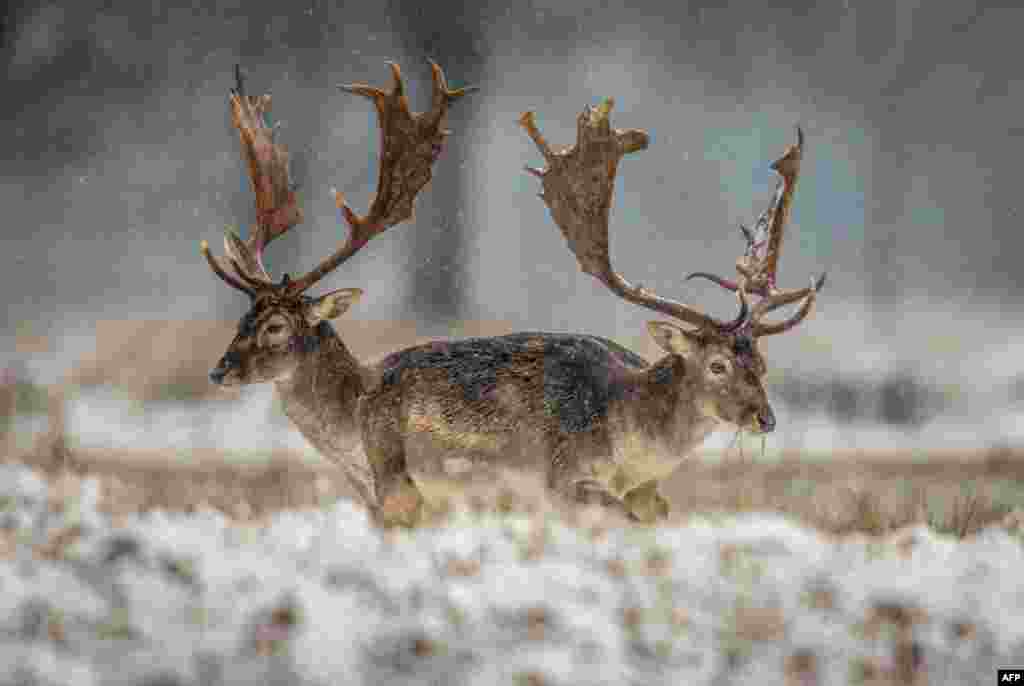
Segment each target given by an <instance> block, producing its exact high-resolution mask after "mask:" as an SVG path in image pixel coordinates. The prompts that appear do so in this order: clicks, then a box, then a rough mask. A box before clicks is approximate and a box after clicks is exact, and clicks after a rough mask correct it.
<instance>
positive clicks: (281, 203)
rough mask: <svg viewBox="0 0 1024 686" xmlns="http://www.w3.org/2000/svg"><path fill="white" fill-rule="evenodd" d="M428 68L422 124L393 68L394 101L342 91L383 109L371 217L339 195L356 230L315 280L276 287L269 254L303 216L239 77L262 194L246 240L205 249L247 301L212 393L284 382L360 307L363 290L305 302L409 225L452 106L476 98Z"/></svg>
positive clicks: (233, 99)
mask: <svg viewBox="0 0 1024 686" xmlns="http://www.w3.org/2000/svg"><path fill="white" fill-rule="evenodd" d="M431 68H432V70H433V81H434V94H433V107H432V108H431V109H430V110H429V111H427V112H422V113H418V114H413V113H412V112H410V111H409V104H408V101H407V99H406V97H405V94H404V86H403V84H402V77H401V72H400V71H399V69H398V65H395V64H392V65H391V71H392V75H393V76H394V87H393V88H392V90H391V92H389V93H386V92H384V91H382V90H380V89H378V88H373V87H371V86H366V85H353V86H341V88H342V90H345V91H347V92H350V93H356V94H358V95H362V96H364V97H366V98H369V99H370V100H372V101H373V103H374V105H375V106H376V109H377V117H378V119H379V121H380V127H381V131H382V132H383V134H382V138H381V141H382V144H381V151H380V175H379V177H378V183H377V194H376V197H375V198H374V200H373V203H372V204H371V205H370V209H369V211H368V212H367V214H366V216H364V217H360V216H359V215H357V214H355V213H354V212H353V211H352V209H351V208H350V207H349V206H348V204H347V203H346V202H345V200H344V198H343V197H342V196H341V194H340V193H335V202H336V204H337V206H338V210H339V211H340V212H341V215H342V216H343V217H344V219H345V221H346V223H347V224H348V226H349V229H350V231H349V235H348V238H347V239H346V240H345V242H344V243H343V244H342V245H341V246H340V247H339V248H338V250H336V251H335V252H334V253H333V254H332V255H330V256H328V257H327V258H325V259H324V260H323V261H322V262H321V263H320V264H319V265H317V266H316V267H315V268H314V269H313V270H312V271H310V272H308V273H307V274H305V275H303V276H301V277H299V278H297V279H295V280H292V279H290V278H289V277H288V275H287V274H286V275H285V276H284V277H282V279H281V281H280V282H279V283H275V282H274V281H273V280H272V279H271V277H270V275H269V273H268V272H267V269H266V267H264V264H263V251H264V249H265V248H266V246H267V245H268V244H269V243H270V242H271V241H272V240H274V239H275V238H277V237H278V236H280V235H281V234H283V233H285V232H286V231H288V230H289V229H291V228H292V227H293V226H295V225H296V224H298V223H300V222H301V221H302V219H303V214H302V210H301V209H300V208H299V207H298V204H297V198H296V195H295V186H294V185H293V184H292V182H291V177H290V174H289V169H288V153H287V151H286V150H285V148H284V146H283V145H281V144H280V143H278V142H276V141H275V140H274V133H275V131H276V129H275V128H271V127H269V126H268V125H267V122H266V114H267V112H269V110H270V96H269V95H263V96H258V97H257V96H250V95H246V93H245V89H244V83H243V79H242V73H241V70H240V68H239V67H238V66H236V67H235V81H236V86H235V88H233V89H231V96H230V103H231V114H232V121H233V123H234V126H235V128H236V129H237V130H238V135H239V138H240V139H241V143H242V152H243V156H244V159H245V161H246V162H247V164H248V167H249V179H250V181H251V182H252V188H253V191H254V192H255V194H256V218H257V223H256V225H255V226H254V227H253V230H252V232H251V236H250V237H249V238H248V239H247V240H243V239H242V238H240V237H239V236H238V235H237V234H235V233H233V232H230V231H229V232H228V233H226V234H225V236H224V251H225V253H226V254H225V256H224V257H214V256H213V255H212V254H210V250H209V247H208V246H207V244H206V241H203V242H202V244H201V246H200V250H201V252H202V254H203V256H204V257H205V258H206V261H207V262H208V263H209V265H210V268H211V269H213V271H214V273H215V274H216V275H217V276H219V277H220V278H221V279H222V280H223V281H224V282H225V283H227V284H228V285H229V286H231V287H232V288H235V289H237V290H239V291H242V292H243V293H245V294H246V295H248V296H249V298H250V301H251V306H250V308H249V311H248V312H247V313H246V314H245V316H244V317H242V319H241V320H240V321H239V323H238V333H237V335H236V336H235V339H234V340H233V341H232V342H231V345H230V346H229V347H228V350H227V352H226V353H224V356H223V357H222V358H221V359H220V362H219V363H218V364H217V366H216V367H215V368H214V369H213V370H212V371H211V372H210V379H211V380H212V381H213V382H214V383H217V384H221V385H225V386H235V385H240V384H247V383H258V382H264V381H274V380H278V379H282V378H286V377H287V376H288V375H290V374H291V373H292V372H293V371H294V370H295V369H296V368H297V367H298V366H299V364H301V362H302V360H303V359H304V356H306V355H309V354H311V353H314V352H315V351H316V350H317V349H318V347H319V346H320V345H321V343H322V342H323V341H324V340H325V339H327V338H330V337H332V336H333V331H332V330H331V328H330V324H328V322H329V321H330V320H331V319H335V318H337V317H340V316H341V315H342V314H344V313H345V311H346V310H348V309H349V307H351V306H352V305H353V304H354V303H355V302H356V301H357V300H359V297H360V296H361V295H362V291H361V290H360V289H358V288H343V289H340V290H337V291H333V292H331V293H328V294H326V295H322V296H320V297H317V298H313V297H309V296H307V295H305V294H304V293H305V292H306V290H308V289H309V288H310V287H311V286H313V285H314V284H315V283H317V282H318V281H319V280H320V279H322V278H323V277H324V276H326V275H327V274H329V273H330V272H332V271H333V270H334V269H336V268H337V267H338V266H340V265H341V264H342V263H343V262H345V261H346V260H348V259H350V258H351V257H352V256H353V255H355V254H356V253H357V252H358V251H359V250H360V249H362V248H363V246H365V245H366V243H367V242H369V241H370V239H372V238H373V237H375V236H377V235H379V234H381V233H383V232H384V231H386V230H387V229H388V228H390V227H392V226H394V225H395V224H398V223H401V222H403V221H406V220H408V219H410V218H411V217H412V211H413V202H414V200H415V198H416V194H417V193H418V192H419V191H420V189H422V188H423V187H424V186H425V185H426V184H427V182H429V181H430V178H431V174H432V166H433V163H434V161H435V160H436V159H437V155H438V153H439V152H440V150H441V147H442V144H443V143H444V138H445V136H446V135H447V134H448V132H447V131H445V130H444V128H443V126H442V124H443V122H444V116H445V114H446V112H447V110H448V106H449V105H450V104H451V103H452V102H453V101H455V100H456V99H457V98H459V97H461V96H462V95H464V94H465V93H466V92H468V91H469V90H472V89H466V88H463V89H458V90H450V89H449V88H448V84H447V82H446V80H445V77H444V73H443V72H442V71H441V68H440V67H439V66H437V65H436V64H433V63H431Z"/></svg>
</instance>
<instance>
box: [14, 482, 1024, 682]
mask: <svg viewBox="0 0 1024 686" xmlns="http://www.w3.org/2000/svg"><path fill="white" fill-rule="evenodd" d="M97 491H98V484H97V483H96V482H95V481H93V480H86V481H84V482H83V485H82V488H81V492H80V494H78V495H75V496H73V497H71V498H69V499H68V500H67V501H66V502H64V503H63V507H62V508H54V507H52V504H51V506H50V507H48V506H47V486H46V484H45V483H44V482H43V481H42V480H41V478H40V476H39V475H37V474H36V473H33V472H31V471H30V470H28V469H27V468H24V467H20V466H11V465H3V466H0V523H2V525H3V527H2V531H3V533H2V535H3V536H4V538H3V539H2V540H3V541H4V543H5V553H6V554H4V555H3V556H0V557H2V559H0V683H3V684H46V685H50V684H53V685H57V684H68V685H71V684H74V685H76V686H78V685H90V684H96V685H100V684H125V685H135V684H138V685H140V686H142V685H144V684H145V685H150V686H155V685H156V684H161V685H170V684H181V685H182V686H184V685H186V684H196V685H199V684H202V685H204V686H215V685H217V684H253V683H279V684H341V683H345V684H384V683H387V684H467V685H469V684H480V685H484V684H486V685H491V684H513V685H519V684H522V685H534V686H536V685H540V684H544V685H551V686H553V685H557V684H566V685H568V684H573V685H577V684H580V685H582V684H609V685H610V684H616V685H619V684H645V685H646V684H666V685H668V684H757V685H759V686H761V685H764V684H780V685H800V686H809V685H812V684H814V685H819V684H820V685H822V686H825V685H831V684H836V685H838V684H844V685H846V684H883V683H884V684H932V685H938V684H951V685H952V684H962V685H965V686H966V685H970V684H990V683H993V679H994V676H995V670H996V669H997V667H999V666H1007V665H1021V664H1024V622H1022V620H1021V618H1024V582H1022V578H1024V576H1022V574H1021V570H1022V569H1024V546H1022V542H1021V538H1020V531H1019V530H1018V531H1017V532H1007V531H1006V530H1004V529H998V528H990V529H987V530H985V531H983V532H982V533H981V534H979V535H978V536H976V537H974V538H973V539H969V540H967V541H963V542H956V541H954V540H952V539H947V538H945V537H942V536H939V535H937V534H935V533H933V532H931V531H929V530H928V529H927V528H924V527H921V528H913V529H907V530H904V531H902V532H899V533H898V534H895V535H893V536H891V537H889V538H888V539H887V540H885V541H880V540H874V541H869V540H866V539H864V540H847V541H844V542H838V541H834V540H829V539H826V538H824V537H822V536H819V535H818V534H816V533H813V532H811V531H809V530H806V529H802V528H799V527H797V526H795V525H793V524H791V523H789V522H787V521H785V520H783V519H780V518H778V517H776V516H773V515H753V516H745V517H741V518H735V519H732V518H729V519H714V520H707V521H701V522H695V523H691V524H689V525H688V526H686V527H681V528H680V527H673V528H669V527H662V528H650V529H646V528H632V529H630V528H625V529H620V528H616V527H603V526H601V525H599V524H598V525H587V526H575V527H570V526H568V525H566V524H564V523H561V522H560V521H558V520H556V519H554V518H553V517H551V516H548V517H543V518H541V517H537V516H534V517H528V516H526V515H516V514H512V515H505V516H501V517H498V516H493V515H485V516H476V515H471V514H465V513H464V514H462V515H457V516H456V517H455V518H454V519H453V520H452V521H451V522H450V523H449V524H448V525H447V526H444V527H442V528H437V529H423V530H419V531H416V532H414V533H411V534H409V533H402V534H399V535H397V536H392V537H382V535H381V534H380V533H379V532H377V531H375V530H374V529H372V528H371V527H369V526H368V523H367V520H366V517H365V515H364V514H363V513H362V512H361V511H359V510H357V509H356V508H354V507H352V506H351V505H350V504H348V503H347V502H345V501H340V502H338V503H337V504H336V505H335V506H334V507H332V508H330V509H327V510H324V511H306V512H282V513H279V514H278V515H276V516H275V517H274V518H273V520H272V522H271V523H270V524H269V525H268V526H266V527H262V528H256V527H248V528H243V527H238V526H233V525H229V524H228V522H227V521H226V520H225V519H224V518H223V517H222V516H221V515H219V514H215V513H213V512H200V513H196V514H192V515H184V514H167V513H161V512H153V513H150V514H147V515H137V516H132V517H129V518H128V520H127V521H126V522H125V523H124V524H123V526H121V527H119V528H112V527H111V525H110V523H109V522H108V521H107V520H106V518H105V516H104V515H101V514H99V513H97V511H96V508H95V502H96V498H97ZM58 509H59V510H62V511H59V512H58V511H57V510H58ZM594 521H598V520H594ZM577 524H579V522H577Z"/></svg>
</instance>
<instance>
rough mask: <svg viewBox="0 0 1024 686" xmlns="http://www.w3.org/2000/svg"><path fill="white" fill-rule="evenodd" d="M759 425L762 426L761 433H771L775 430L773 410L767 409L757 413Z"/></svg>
mask: <svg viewBox="0 0 1024 686" xmlns="http://www.w3.org/2000/svg"><path fill="white" fill-rule="evenodd" d="M757 423H758V424H759V425H760V426H761V431H763V432H765V433H766V434H767V433H771V432H772V431H774V430H775V412H773V411H772V408H770V407H766V408H764V409H763V410H761V411H760V412H758V413H757Z"/></svg>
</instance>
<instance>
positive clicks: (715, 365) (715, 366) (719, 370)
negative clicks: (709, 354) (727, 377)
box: [711, 362, 725, 374]
mask: <svg viewBox="0 0 1024 686" xmlns="http://www.w3.org/2000/svg"><path fill="white" fill-rule="evenodd" d="M711 373H712V374H725V364H724V363H722V362H712V363H711Z"/></svg>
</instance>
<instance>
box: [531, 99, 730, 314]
mask: <svg viewBox="0 0 1024 686" xmlns="http://www.w3.org/2000/svg"><path fill="white" fill-rule="evenodd" d="M613 105H614V102H613V101H612V100H611V99H608V100H606V101H605V102H604V103H603V104H602V105H599V106H598V107H587V108H586V109H585V110H584V111H583V112H582V113H581V114H580V116H579V118H578V119H577V121H576V144H575V145H574V146H572V147H571V148H569V149H568V150H563V151H561V152H555V151H553V150H551V148H550V147H549V146H548V144H547V142H546V141H545V140H544V137H543V136H542V135H541V133H540V131H539V130H538V129H537V126H536V124H535V123H534V120H533V113H532V112H524V113H523V115H522V116H521V117H520V118H519V124H520V125H521V126H522V127H523V128H524V129H526V133H527V134H529V136H530V138H532V139H533V142H534V143H535V144H536V146H537V148H538V149H539V150H540V152H541V154H542V155H544V159H545V161H546V162H547V169H543V170H542V169H534V168H531V167H527V168H526V170H527V171H528V172H530V173H531V174H533V175H534V176H537V177H539V178H540V180H541V185H542V187H543V191H542V192H541V194H540V196H541V198H543V200H544V202H545V203H546V204H547V206H548V208H549V209H550V210H551V217H552V218H553V219H554V221H555V223H556V224H557V225H558V228H559V229H561V231H562V235H563V236H564V237H565V240H566V241H567V242H568V244H569V249H570V250H571V251H572V252H573V254H574V255H576V260H577V262H578V263H579V265H580V269H582V270H583V271H584V272H586V273H587V274H591V275H593V276H594V277H596V278H597V279H599V280H600V281H601V282H602V283H604V284H605V286H607V287H608V288H609V289H610V290H611V291H612V292H613V293H615V294H616V295H618V296H619V297H620V298H623V299H624V300H627V301H629V302H631V303H634V304H637V305H640V306H642V307H647V308H649V309H652V310H654V311H656V312H661V313H662V314H666V315H669V316H670V317H675V318H676V319H680V320H682V321H685V322H688V323H690V324H693V325H695V326H697V327H699V328H700V329H703V330H705V331H714V332H719V333H730V332H733V331H737V330H739V329H740V328H741V327H743V326H744V324H745V323H747V321H748V316H749V313H750V312H749V308H748V305H747V298H746V293H745V292H744V291H743V290H742V289H740V290H738V291H737V295H738V296H739V299H740V312H739V315H738V316H737V317H736V318H735V319H734V320H732V321H730V322H723V321H720V320H718V319H715V318H714V317H711V316H709V315H707V314H704V313H702V312H700V311H698V310H697V309H695V308H693V307H690V306H689V305H684V304H683V303H680V302H676V301H674V300H668V299H666V298H662V297H659V296H658V295H656V294H655V293H653V292H652V291H650V290H649V289H647V288H644V287H643V286H640V285H633V284H631V283H629V282H628V281H626V279H625V278H623V277H622V275H621V274H619V273H618V272H616V271H615V270H614V269H612V265H611V258H610V257H609V251H608V213H609V209H610V207H611V198H612V189H613V186H614V183H615V171H616V169H617V168H618V164H619V161H620V160H621V159H622V157H623V156H624V155H626V154H627V153H631V152H636V151H638V150H643V149H645V148H646V147H647V143H648V136H647V134H646V133H645V132H643V131H639V130H635V129H630V130H628V131H620V130H618V129H612V128H611V122H610V121H609V116H608V115H609V113H610V112H611V110H612V106H613Z"/></svg>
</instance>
